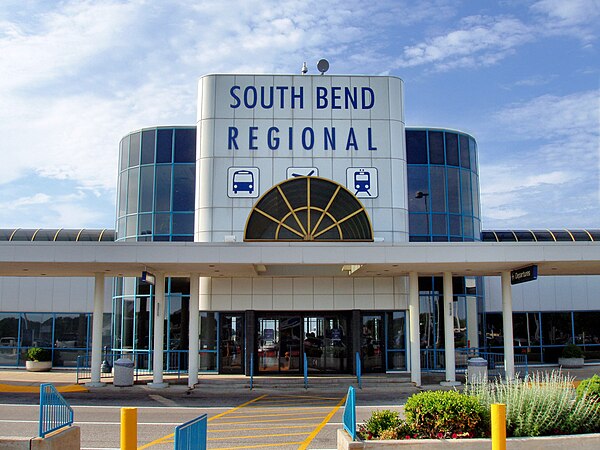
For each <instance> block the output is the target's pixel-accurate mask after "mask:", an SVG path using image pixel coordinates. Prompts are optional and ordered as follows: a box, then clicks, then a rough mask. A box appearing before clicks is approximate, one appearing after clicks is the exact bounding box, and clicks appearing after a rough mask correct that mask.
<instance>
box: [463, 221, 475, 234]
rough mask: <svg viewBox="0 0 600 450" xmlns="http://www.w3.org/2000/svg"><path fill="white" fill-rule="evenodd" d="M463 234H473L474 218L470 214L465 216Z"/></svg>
mask: <svg viewBox="0 0 600 450" xmlns="http://www.w3.org/2000/svg"><path fill="white" fill-rule="evenodd" d="M463 235H464V236H468V237H474V236H473V218H472V217H469V216H463Z"/></svg>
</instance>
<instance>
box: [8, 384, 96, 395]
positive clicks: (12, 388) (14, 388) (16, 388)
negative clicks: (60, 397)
mask: <svg viewBox="0 0 600 450" xmlns="http://www.w3.org/2000/svg"><path fill="white" fill-rule="evenodd" d="M55 387H56V390H57V391H58V392H89V390H88V389H87V388H85V387H83V386H80V385H78V384H69V385H66V386H55ZM0 392H12V393H15V392H30V393H39V392H40V387H39V386H38V385H36V386H22V385H15V384H1V383H0Z"/></svg>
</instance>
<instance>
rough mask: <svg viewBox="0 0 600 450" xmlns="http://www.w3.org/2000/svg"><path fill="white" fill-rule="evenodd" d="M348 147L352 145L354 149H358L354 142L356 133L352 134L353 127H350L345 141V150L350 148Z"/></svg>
mask: <svg viewBox="0 0 600 450" xmlns="http://www.w3.org/2000/svg"><path fill="white" fill-rule="evenodd" d="M350 147H354V150H358V144H357V143H356V134H354V127H350V132H349V133H348V140H347V141H346V150H350Z"/></svg>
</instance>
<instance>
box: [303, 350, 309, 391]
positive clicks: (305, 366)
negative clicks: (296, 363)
mask: <svg viewBox="0 0 600 450" xmlns="http://www.w3.org/2000/svg"><path fill="white" fill-rule="evenodd" d="M304 389H308V360H307V358H306V353H304Z"/></svg>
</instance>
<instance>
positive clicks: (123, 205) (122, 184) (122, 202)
mask: <svg viewBox="0 0 600 450" xmlns="http://www.w3.org/2000/svg"><path fill="white" fill-rule="evenodd" d="M128 173H129V171H125V172H121V174H120V175H119V217H123V216H124V215H125V213H126V211H127V175H128Z"/></svg>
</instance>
